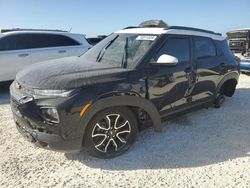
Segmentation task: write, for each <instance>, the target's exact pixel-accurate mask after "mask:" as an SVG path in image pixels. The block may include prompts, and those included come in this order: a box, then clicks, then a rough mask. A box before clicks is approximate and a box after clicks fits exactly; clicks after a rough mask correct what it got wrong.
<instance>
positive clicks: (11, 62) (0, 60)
mask: <svg viewBox="0 0 250 188" xmlns="http://www.w3.org/2000/svg"><path fill="white" fill-rule="evenodd" d="M27 48H28V46H27V36H26V35H25V34H15V35H14V34H12V35H7V36H4V37H2V38H0V81H8V80H13V79H14V78H15V76H16V73H17V72H18V71H19V70H21V69H23V68H24V67H26V66H27V65H30V64H31V54H30V50H29V49H27Z"/></svg>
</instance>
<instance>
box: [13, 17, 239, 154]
mask: <svg viewBox="0 0 250 188" xmlns="http://www.w3.org/2000/svg"><path fill="white" fill-rule="evenodd" d="M238 78H239V66H238V64H237V62H236V60H235V57H234V56H233V54H232V53H231V51H230V49H229V47H228V45H227V41H226V39H225V38H224V37H222V36H221V35H220V34H217V33H214V32H211V31H207V30H201V29H195V28H188V27H179V26H172V27H169V26H168V25H167V24H165V23H164V22H162V21H146V22H143V23H142V24H140V26H139V27H129V28H125V29H122V30H120V31H117V32H115V33H113V34H111V35H109V36H108V37H107V38H105V39H104V40H103V41H101V42H100V43H98V44H97V45H96V46H94V47H93V48H92V49H90V50H89V51H87V52H86V53H85V54H83V55H82V56H80V57H69V58H64V59H59V60H53V61H48V62H43V63H41V64H36V65H32V66H30V67H29V68H27V69H25V70H23V71H21V72H19V73H18V75H17V76H16V80H15V81H14V82H13V83H12V85H11V87H10V91H11V107H12V111H13V114H14V120H15V122H16V125H17V128H18V130H19V131H20V133H22V134H23V135H24V136H25V137H27V138H28V140H29V141H31V142H33V143H35V144H36V145H38V146H40V147H43V148H48V149H54V150H61V151H73V150H81V148H82V147H83V146H84V147H85V148H86V149H87V151H88V152H89V153H90V154H92V155H94V156H97V157H101V158H110V157H115V156H117V155H119V154H121V153H123V152H124V151H126V150H127V149H128V148H129V147H130V145H131V144H132V143H133V142H134V141H135V138H136V134H137V131H138V130H140V128H143V126H144V125H146V124H148V123H149V122H151V123H152V124H153V126H154V129H155V131H161V124H162V119H163V118H164V119H165V117H169V116H171V115H173V114H177V113H180V112H181V113H183V112H184V111H190V110H191V109H195V108H197V107H207V106H209V105H215V106H216V107H219V106H220V104H221V103H222V101H223V100H224V96H229V97H231V96H232V95H233V94H234V91H235V87H236V85H237V82H238ZM211 118H212V117H211Z"/></svg>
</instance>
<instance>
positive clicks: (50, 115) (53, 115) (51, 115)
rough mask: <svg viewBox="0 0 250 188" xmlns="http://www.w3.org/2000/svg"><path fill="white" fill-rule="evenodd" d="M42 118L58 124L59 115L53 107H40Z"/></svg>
mask: <svg viewBox="0 0 250 188" xmlns="http://www.w3.org/2000/svg"><path fill="white" fill-rule="evenodd" d="M40 109H41V112H42V117H43V119H44V120H46V121H49V122H52V123H59V115H58V112H57V109H56V108H54V107H41V108H40Z"/></svg>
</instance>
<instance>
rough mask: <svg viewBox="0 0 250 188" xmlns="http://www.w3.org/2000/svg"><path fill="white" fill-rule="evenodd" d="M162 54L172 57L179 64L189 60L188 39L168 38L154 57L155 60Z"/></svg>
mask: <svg viewBox="0 0 250 188" xmlns="http://www.w3.org/2000/svg"><path fill="white" fill-rule="evenodd" d="M163 54H167V55H171V56H174V57H176V58H177V59H178V61H179V62H185V61H189V60H190V47H189V39H188V38H169V39H168V40H167V41H166V43H165V44H164V46H163V47H162V48H161V49H160V51H159V52H158V54H157V56H156V60H157V59H158V58H159V57H160V56H161V55H163Z"/></svg>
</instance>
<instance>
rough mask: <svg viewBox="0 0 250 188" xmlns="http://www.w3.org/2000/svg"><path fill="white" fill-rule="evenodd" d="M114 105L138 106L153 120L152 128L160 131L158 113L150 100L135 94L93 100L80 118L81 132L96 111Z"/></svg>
mask: <svg viewBox="0 0 250 188" xmlns="http://www.w3.org/2000/svg"><path fill="white" fill-rule="evenodd" d="M114 106H133V107H139V108H141V109H143V110H145V111H146V112H147V113H148V114H149V116H150V118H151V119H152V121H153V126H154V130H155V131H157V132H160V131H161V118H160V114H159V112H158V110H157V109H156V107H155V106H154V104H153V103H152V102H151V101H149V100H147V99H144V98H140V97H136V96H111V97H107V98H103V99H100V100H98V101H96V102H94V103H93V104H92V105H91V106H90V107H89V108H88V110H87V111H86V112H85V114H84V115H83V117H82V118H81V125H82V126H83V133H84V132H85V128H86V127H87V125H88V123H89V122H90V120H91V119H92V118H93V117H94V115H95V114H96V113H97V112H99V111H101V110H103V109H105V108H109V107H114Z"/></svg>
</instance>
